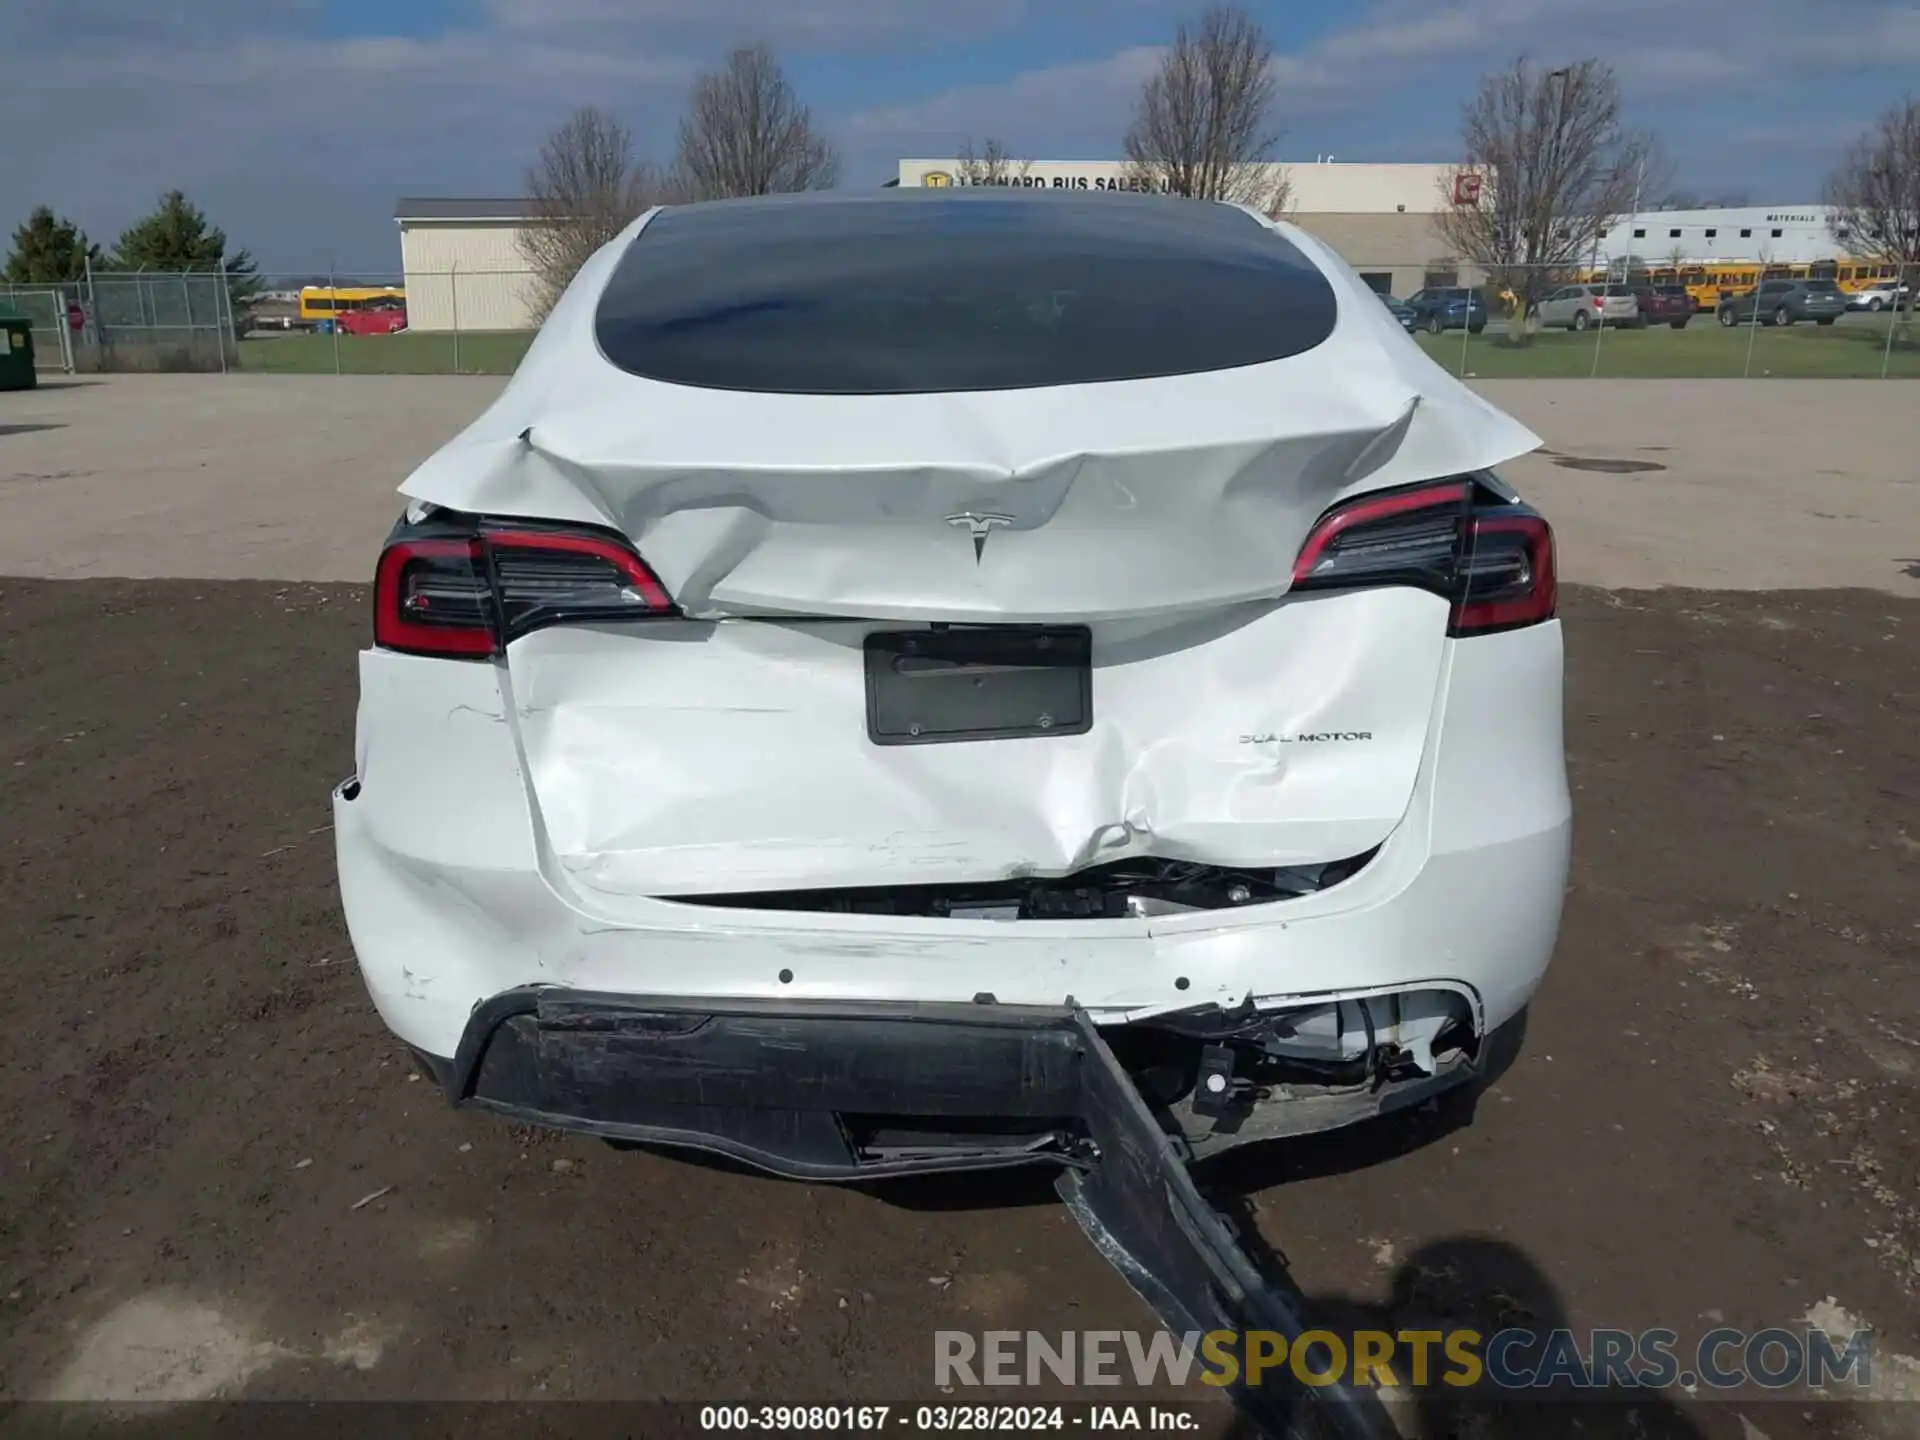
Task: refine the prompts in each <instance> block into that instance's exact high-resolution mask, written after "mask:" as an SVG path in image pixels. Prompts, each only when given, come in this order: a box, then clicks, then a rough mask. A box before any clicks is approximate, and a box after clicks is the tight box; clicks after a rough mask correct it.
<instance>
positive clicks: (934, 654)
mask: <svg viewBox="0 0 1920 1440" xmlns="http://www.w3.org/2000/svg"><path fill="white" fill-rule="evenodd" d="M865 657H866V678H867V736H868V738H869V739H871V740H872V741H873V743H874V744H876V745H937V744H946V743H953V742H956V741H962V740H1014V739H1034V738H1038V737H1042V736H1048V737H1051V736H1057V735H1084V734H1086V733H1087V731H1088V730H1090V729H1092V728H1093V636H1092V632H1090V631H1089V630H1088V629H1087V628H1086V627H1085V626H1084V625H1060V626H1040V625H1021V626H991V625H980V626H974V625H969V626H955V627H950V628H944V629H939V630H883V631H876V632H875V633H873V634H870V635H868V636H867V638H866V643H865Z"/></svg>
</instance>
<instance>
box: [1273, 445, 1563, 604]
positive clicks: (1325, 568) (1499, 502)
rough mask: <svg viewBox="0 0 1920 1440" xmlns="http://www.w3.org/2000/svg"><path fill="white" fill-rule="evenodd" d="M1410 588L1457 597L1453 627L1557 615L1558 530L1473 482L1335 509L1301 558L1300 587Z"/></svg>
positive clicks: (1418, 488) (1378, 496) (1296, 584)
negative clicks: (1555, 561)
mask: <svg viewBox="0 0 1920 1440" xmlns="http://www.w3.org/2000/svg"><path fill="white" fill-rule="evenodd" d="M1380 585H1407V586H1412V587H1414V588H1417V589H1421V590H1428V591H1431V592H1432V593H1434V594H1436V595H1439V596H1442V597H1444V598H1445V599H1447V600H1450V601H1451V602H1452V603H1453V613H1452V615H1451V616H1450V617H1449V620H1448V625H1447V632H1448V633H1449V634H1450V635H1482V634H1486V633H1488V632H1490V631H1495V630H1511V629H1515V628H1517V627H1519V626H1522V625H1534V624H1538V623H1539V622H1540V621H1542V620H1549V619H1551V618H1553V614H1554V609H1555V606H1556V604H1557V603H1558V586H1557V583H1556V581H1555V578H1554V565H1553V531H1552V530H1551V528H1550V527H1549V526H1548V525H1547V522H1546V521H1545V520H1543V519H1542V518H1541V517H1540V516H1539V515H1538V514H1536V513H1535V512H1534V511H1533V510H1531V509H1529V508H1528V507H1527V506H1525V505H1522V504H1518V503H1516V502H1511V501H1507V500H1505V499H1502V498H1499V497H1496V496H1495V495H1493V494H1492V492H1491V491H1489V490H1487V489H1486V488H1484V487H1483V486H1481V485H1480V484H1478V483H1476V482H1475V481H1471V480H1447V481H1442V482H1439V483H1437V484H1431V485H1415V486H1409V487H1407V488H1405V489H1399V490H1386V491H1379V492H1376V493H1374V494H1371V495H1362V496H1360V497H1359V498H1357V499H1354V500H1350V501H1348V502H1347V503H1345V504H1343V505H1336V506H1335V507H1334V508H1333V509H1331V510H1329V511H1327V513H1326V514H1324V515H1322V516H1321V517H1320V519H1319V520H1318V521H1317V522H1316V523H1315V525H1314V527H1313V529H1312V530H1311V531H1309V532H1308V534H1307V538H1306V541H1305V542H1304V543H1303V544H1302V545H1301V547H1300V554H1299V558H1298V559H1296V560H1295V561H1294V567H1293V589H1294V590H1296V591H1302V590H1304V591H1314V590H1348V589H1357V588H1361V587H1372V586H1380Z"/></svg>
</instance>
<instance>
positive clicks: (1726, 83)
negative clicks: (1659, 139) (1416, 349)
mask: <svg viewBox="0 0 1920 1440" xmlns="http://www.w3.org/2000/svg"><path fill="white" fill-rule="evenodd" d="M1251 3H1253V4H1255V5H1256V6H1257V5H1259V4H1261V3H1265V0H1251ZM1273 3H1275V4H1278V3H1281V0H1273ZM1194 4H1197V0H972V3H971V4H969V5H968V6H966V7H965V8H964V10H963V11H960V12H956V11H955V10H954V9H953V8H952V7H951V6H950V5H949V4H948V3H947V0H890V3H875V0H792V3H790V4H786V5H770V4H768V3H766V0H465V3H463V4H462V6H461V7H460V9H459V11H458V13H459V14H460V15H461V16H462V17H463V19H462V22H461V24H460V25H459V26H457V27H456V28H453V29H450V30H448V31H446V32H444V33H441V34H438V35H433V36H429V37H426V38H392V37H388V38H362V39H329V38H322V37H321V36H320V35H319V32H318V28H317V27H318V25H319V23H320V19H321V10H322V0H171V3H160V0H0V134H4V135H8V136H13V137H19V136H27V137H31V142H32V143H30V144H18V143H16V144H11V145H0V195H3V196H7V197H9V201H10V204H9V205H8V207H7V211H6V212H0V231H4V229H5V227H6V226H7V225H10V224H11V223H13V221H15V220H17V218H18V213H11V212H20V213H23V212H24V210H25V209H26V208H27V206H28V205H30V204H33V203H39V202H43V201H44V202H46V203H50V204H53V205H55V206H56V207H57V208H60V209H62V210H65V211H67V212H68V213H71V214H73V215H74V216H75V218H77V219H79V220H81V222H82V223H83V224H85V225H87V226H88V227H89V229H91V230H93V231H94V232H95V234H96V237H97V238H100V239H103V240H106V241H111V239H112V238H113V236H114V235H115V234H116V233H117V232H118V230H119V228H120V227H121V226H122V225H124V224H125V223H127V222H128V221H130V220H131V219H132V218H134V216H135V214H136V213H137V212H138V211H139V210H140V209H142V208H144V207H145V206H146V205H148V204H150V203H151V200H152V197H153V196H154V195H155V194H156V193H157V192H159V191H160V190H162V189H165V188H169V187H172V186H176V185H177V186H180V187H182V188H184V189H186V190H187V191H188V192H189V193H190V194H192V195H193V196H194V197H195V198H196V199H198V200H200V201H201V203H202V204H204V205H205V206H206V207H207V208H208V210H209V211H210V213H212V214H213V215H214V217H215V218H216V219H217V220H220V221H222V223H225V224H226V225H227V226H228V227H229V228H230V229H232V230H233V231H234V232H235V239H236V242H237V243H241V244H246V245H248V246H250V247H251V248H253V249H254V250H255V251H256V252H261V253H263V254H265V255H266V256H267V257H269V258H271V259H277V260H279V261H281V262H283V263H285V264H289V265H303V266H304V265H309V264H312V263H315V261H316V260H317V259H319V258H320V257H322V256H324V255H325V254H326V253H328V252H332V253H334V254H337V255H338V256H340V257H341V259H342V261H343V262H345V263H350V264H352V265H354V266H357V267H360V268H365V267H366V266H368V265H369V264H370V263H382V262H383V263H389V264H391V263H397V250H398V247H397V245H396V244H395V241H394V239H393V229H392V225H391V222H390V220H389V219H388V218H387V217H388V215H389V213H390V206H391V202H392V200H393V199H394V198H395V197H396V196H397V195H399V194H401V193H406V192H420V191H427V192H432V191H438V192H441V193H458V192H462V191H464V192H466V193H488V192H499V191H502V190H508V191H510V190H512V189H514V188H517V185H518V182H519V179H520V176H521V174H522V173H523V171H524V169H525V166H526V163H527V161H528V159H529V158H530V154H531V151H532V148H533V146H534V145H535V144H536V143H537V141H538V138H539V136H540V135H541V134H543V133H544V132H545V131H546V130H547V129H548V128H550V127H551V126H552V125H553V124H554V123H555V122H556V121H557V120H559V119H560V118H561V117H562V116H564V115H565V114H566V112H567V111H568V110H570V109H572V108H573V107H574V106H576V105H578V104H581V103H585V102H589V101H591V102H594V103H599V104H603V105H607V106H609V107H611V108H613V109H614V110H616V111H617V112H618V113H620V114H621V115H622V117H623V118H625V119H626V120H628V121H629V123H630V124H632V126H633V128H634V130H635V133H636V134H637V135H638V136H639V137H640V138H641V141H642V144H643V146H645V147H646V148H649V149H651V150H653V151H654V152H655V153H656V154H657V153H659V152H661V151H664V149H665V148H666V147H667V145H669V144H670V142H671V138H672V127H673V124H674V121H675V119H676V117H677V114H678V111H679V109H680V105H681V103H682V100H683V97H684V95H685V93H686V87H687V85H688V83H689V81H690V80H691V78H692V76H693V74H694V73H695V71H696V70H697V69H699V68H701V67H703V66H706V65H709V64H711V63H713V61H714V60H715V59H716V58H717V57H718V56H719V55H720V54H721V53H722V52H723V51H724V50H725V49H726V48H727V47H728V46H729V45H731V44H734V43H737V42H739V41H741V40H745V39H759V38H765V39H768V40H769V41H771V42H772V43H774V44H775V45H776V46H778V47H780V48H781V49H782V51H783V53H785V54H787V55H789V56H790V57H793V58H794V59H795V60H796V62H798V63H797V65H796V68H799V66H800V65H804V64H805V63H806V57H808V56H822V55H828V56H843V57H848V60H847V62H846V63H843V64H842V65H840V66H838V67H836V68H837V69H838V70H839V71H840V73H842V74H845V73H847V72H849V71H850V70H856V69H858V70H863V71H864V73H865V74H866V75H868V76H881V77H884V79H883V80H881V81H880V82H879V83H875V84H873V85H871V86H870V87H869V88H868V89H867V90H866V92H865V93H869V94H871V93H889V92H890V93H894V94H898V93H900V90H899V85H900V82H901V80H902V78H903V77H904V76H905V75H910V74H911V73H912V71H911V70H908V69H905V68H904V67H911V66H916V65H920V64H923V63H926V62H925V59H924V57H925V56H926V55H927V54H928V53H929V52H930V51H931V50H932V49H933V48H934V47H938V46H942V45H945V44H951V43H954V42H956V41H959V42H963V43H965V44H967V45H969V46H975V47H977V46H979V45H980V44H981V43H982V42H983V41H985V42H991V41H992V40H994V39H996V38H999V39H1003V40H1004V39H1006V38H1008V37H1013V36H1020V35H1025V34H1033V33H1040V32H1044V33H1046V34H1048V35H1049V36H1057V35H1059V34H1061V33H1063V32H1068V31H1072V30H1075V29H1078V30H1080V31H1082V32H1084V33H1086V34H1088V35H1090V36H1091V35H1099V34H1101V33H1106V34H1109V35H1111V34H1114V33H1124V34H1126V35H1128V36H1129V37H1134V36H1137V35H1140V34H1145V35H1148V36H1154V35H1162V34H1167V33H1170V31H1171V28H1172V20H1173V17H1174V16H1175V15H1177V14H1179V13H1184V12H1186V11H1188V10H1190V9H1191V8H1193V5H1194ZM1345 13H1346V15H1347V17H1348V18H1346V19H1344V20H1343V21H1341V22H1338V23H1336V26H1335V28H1333V29H1332V30H1330V31H1329V32H1327V33H1325V34H1323V35H1321V36H1319V37H1318V38H1316V39H1314V40H1312V41H1311V42H1309V43H1306V44H1303V45H1300V46H1297V47H1294V48H1293V49H1291V50H1290V51H1289V52H1288V53H1286V54H1283V55H1282V56H1280V57H1279V61H1278V76H1279V79H1280V82H1281V93H1282V114H1281V120H1282V123H1283V124H1284V125H1286V126H1287V128H1288V129H1289V131H1290V132H1291V139H1290V141H1289V144H1288V145H1287V147H1286V148H1287V149H1288V150H1289V151H1293V152H1299V151H1305V152H1311V151H1313V150H1316V149H1333V150H1335V151H1336V152H1338V153H1340V154H1341V155H1342V156H1343V158H1345V157H1348V156H1353V157H1356V158H1357V156H1358V155H1360V154H1363V153H1364V154H1367V155H1368V156H1369V157H1370V158H1381V159H1387V158H1397V159H1410V160H1414V159H1429V158H1433V157H1434V156H1435V155H1444V154H1446V153H1449V152H1450V151H1451V150H1452V148H1453V135H1454V130H1455V125H1456V110H1457V106H1458V103H1459V101H1460V99H1461V97H1462V95H1463V94H1464V92H1465V90H1466V89H1467V88H1468V87H1470V86H1471V84H1472V83H1473V80H1474V78H1475V77H1476V76H1477V75H1478V74H1480V73H1482V72H1483V71H1485V70H1487V69H1489V68H1492V67H1494V66H1497V65H1500V64H1502V63H1504V62H1505V61H1506V60H1508V59H1509V58H1511V57H1512V56H1513V55H1514V54H1516V53H1520V52H1523V51H1525V52H1529V53H1532V54H1533V55H1535V56H1537V57H1539V58H1540V59H1541V60H1542V61H1543V62H1544V63H1548V64H1558V63H1562V62H1563V61H1564V60H1565V59H1569V58H1573V57H1576V56H1581V55H1587V54H1597V55H1600V56H1602V57H1603V58H1607V59H1610V60H1612V61H1613V62H1614V63H1615V64H1616V66H1617V67H1618V68H1619V70H1620V73H1621V76H1622V79H1623V82H1624V83H1625V85H1626V87H1627V91H1628V95H1629V101H1630V103H1631V105H1632V106H1633V107H1634V110H1633V114H1634V118H1635V119H1636V121H1637V122H1638V121H1640V120H1641V119H1642V117H1649V118H1648V120H1647V123H1654V124H1656V125H1659V124H1661V123H1662V122H1665V124H1666V126H1667V129H1668V133H1669V137H1670V139H1672V140H1673V141H1674V142H1675V144H1674V148H1675V149H1676V150H1677V151H1679V152H1680V153H1681V155H1682V158H1683V159H1685V158H1687V157H1688V155H1689V154H1691V155H1693V156H1694V158H1695V160H1696V162H1697V166H1696V168H1698V169H1699V170H1700V171H1701V173H1700V174H1699V175H1698V177H1697V178H1698V180H1699V181H1700V182H1701V183H1712V184H1720V183H1743V184H1744V183H1747V182H1748V181H1749V180H1750V178H1752V171H1751V170H1748V171H1745V172H1742V173H1739V174H1737V175H1730V174H1729V171H1730V170H1731V169H1733V168H1737V167H1738V166H1739V165H1749V166H1753V167H1758V166H1759V165H1760V164H1761V163H1762V160H1761V159H1759V158H1752V157H1761V156H1763V155H1764V153H1765V152H1764V151H1763V149H1762V147H1760V146H1758V145H1753V144H1747V143H1745V142H1742V141H1740V140H1739V139H1738V138H1737V135H1738V133H1739V131H1740V129H1741V124H1740V122H1742V121H1746V122H1749V123H1751V122H1754V121H1759V120H1769V121H1770V120H1772V118H1773V117H1774V116H1776V115H1777V114H1778V113H1780V112H1781V111H1782V110H1783V109H1785V108H1787V107H1791V106H1793V105H1794V104H1795V103H1796V101H1808V102H1809V105H1808V106H1803V110H1806V111H1807V113H1808V114H1809V115H1812V114H1828V115H1829V117H1830V119H1829V120H1828V121H1827V122H1820V121H1816V120H1813V119H1811V118H1809V119H1806V120H1803V121H1801V122H1800V124H1799V127H1798V136H1799V138H1798V143H1797V145H1796V146H1795V147H1794V153H1795V154H1797V155H1799V156H1801V157H1803V162H1804V163H1802V164H1801V169H1800V171H1798V172H1795V173H1798V174H1802V175H1803V176H1804V175H1812V174H1815V173H1816V172H1817V166H1818V164H1819V163H1821V162H1820V157H1821V156H1822V155H1823V154H1825V153H1826V151H1825V150H1823V149H1822V148H1821V145H1822V141H1821V136H1822V134H1823V133H1827V134H1831V135H1832V136H1833V137H1834V139H1833V143H1832V146H1831V147H1829V148H1832V149H1837V147H1838V145H1839V144H1840V143H1842V140H1843V138H1844V135H1845V133H1847V131H1848V127H1849V126H1851V125H1853V124H1855V123H1857V121H1858V120H1860V119H1862V118H1864V117H1865V116H1866V115H1868V114H1870V113H1871V112H1872V111H1874V110H1877V109H1880V108H1883V107H1884V105H1885V104H1887V103H1889V102H1890V101H1891V99H1892V98H1893V95H1894V94H1895V93H1896V92H1897V89H1898V85H1899V83H1900V82H1899V79H1898V76H1899V75H1900V74H1901V73H1902V72H1899V71H1898V70H1897V69H1896V68H1895V67H1897V66H1898V65H1900V64H1902V63H1905V64H1908V65H1909V66H1910V65H1911V64H1912V62H1913V61H1915V60H1916V59H1920V4H1916V3H1914V0H1901V3H1890V0H1822V3H1821V4H1819V5H1813V4H1809V3H1807V0H1695V3H1693V4H1691V5H1675V4H1672V3H1671V0H1373V3H1370V4H1368V5H1365V6H1364V7H1356V10H1354V11H1348V12H1345ZM1143 18H1144V19H1145V21H1146V23H1145V25H1144V28H1143V27H1142V24H1141V22H1142V20H1143ZM1006 49H1007V53H1009V54H1017V53H1018V47H1017V46H1015V45H1008V46H1007V47H1006ZM975 53H976V56H977V54H978V53H979V52H978V51H977V50H976V52H975ZM1057 53H1058V44H1057V41H1050V42H1049V49H1048V51H1047V54H1048V55H1053V54H1057ZM1159 53H1160V52H1159V50H1158V48H1157V47H1155V46H1154V45H1151V44H1148V45H1137V44H1136V45H1130V46H1127V47H1124V48H1117V49H1114V50H1112V51H1111V53H1107V54H1093V55H1087V56H1083V57H1081V58H1077V59H1071V60H1068V61H1066V62H1065V63H1054V64H1039V65H1030V66H1029V67H1028V68H1026V69H1023V70H1020V71H1017V72H1016V73H1014V74H1011V75H1009V76H1008V77H1007V78H1005V79H1002V80H998V81H993V82H988V83H972V84H967V85H962V86H955V87H952V88H948V89H945V90H939V91H936V92H934V93H930V94H925V95H923V96H919V97H916V98H914V99H912V100H911V101H908V102H904V103H889V104H877V103H868V104H849V103H847V102H846V101H844V100H842V99H840V98H838V97H836V96H835V95H833V94H815V95H810V96H809V97H808V98H809V99H810V100H811V101H812V102H813V104H814V106H815V109H816V112H817V113H818V114H819V115H820V116H821V118H822V119H823V120H824V121H825V122H826V123H827V125H828V126H829V128H830V129H831V130H832V131H833V132H834V133H835V135H836V137H837V138H838V139H839V140H840V141H841V142H842V144H843V147H844V148H845V150H846V151H847V158H848V161H849V163H848V166H847V171H846V173H847V175H848V177H849V180H850V181H852V182H853V183H866V182H867V181H868V180H869V179H874V180H877V179H878V178H880V177H881V176H882V175H884V174H886V173H888V172H889V171H890V169H891V162H892V161H893V160H895V159H897V158H898V157H899V156H901V155H911V154H916V153H918V154H936V155H937V154H944V153H951V152H952V150H953V149H954V148H955V147H956V146H957V145H958V144H959V143H960V142H961V141H962V140H963V139H965V138H966V137H968V136H969V135H971V136H976V137H984V136H986V135H989V134H991V135H995V136H998V137H1000V138H1002V139H1004V140H1005V141H1006V142H1007V143H1008V144H1010V145H1012V146H1014V147H1016V148H1017V149H1021V150H1024V151H1026V152H1027V153H1032V154H1037V155H1038V154H1045V155H1070V154H1085V155H1111V154H1113V153H1115V152H1116V151H1117V149H1118V146H1119V140H1120V136H1121V135H1122V134H1123V133H1124V131H1125V128H1126V123H1127V119H1128V116H1129V114H1130V111H1131V109H1132V104H1133V101H1134V98H1135V96H1136V95H1137V94H1138V90H1139V85H1140V82H1141V81H1142V80H1143V79H1144V78H1145V77H1146V75H1147V74H1148V73H1149V72H1150V70H1151V68H1152V66H1153V64H1154V61H1155V59H1156V57H1157V56H1158V54H1159ZM1869 67H1878V69H1876V70H1875V71H1874V73H1876V74H1884V75H1889V76H1891V77H1892V78H1890V79H1888V80H1887V81H1886V82H1885V83H1881V82H1878V81H1876V82H1869V83H1866V84H1861V83H1849V84H1847V85H1846V86H1845V87H1844V88H1843V87H1842V86H1841V84H1840V83H1838V79H1837V77H1839V76H1841V75H1842V74H1845V75H1847V76H1848V77H1849V80H1850V81H1851V80H1852V77H1853V76H1854V75H1856V74H1858V73H1859V72H1863V71H1866V70H1868V69H1869ZM1756 76H1759V77H1764V78H1765V80H1766V84H1765V86H1759V85H1756V84H1755V83H1754V77H1756ZM1823 78H1824V80H1826V81H1830V82H1833V83H1831V84H1829V85H1828V87H1827V89H1826V90H1825V91H1823V92H1819V93H1815V92H1814V91H1813V90H1812V89H1810V87H1813V86H1816V85H1819V84H1821V83H1822V81H1823ZM1813 102H1817V103H1818V105H1819V106H1820V107H1821V108H1819V109H1817V110H1815V109H1810V108H1809V106H1810V105H1811V104H1812V103H1813ZM1709 107H1717V108H1712V109H1711V116H1712V118H1711V119H1708V118H1707V116H1708V112H1709ZM1854 111H1859V112H1860V114H1858V115H1855V114H1854V113H1853V112H1854ZM1409 137H1411V138H1409ZM1689 146H1692V147H1693V149H1692V151H1689V150H1688V148H1687V147H1689ZM1743 157H1745V158H1743ZM1710 167H1717V168H1710ZM1686 178H1694V177H1693V176H1691V175H1689V176H1687V177H1686ZM1756 188H1765V187H1763V186H1756ZM1799 188H1800V189H1805V188H1806V186H1805V185H1804V184H1802V185H1800V186H1799ZM1783 198H1784V197H1783Z"/></svg>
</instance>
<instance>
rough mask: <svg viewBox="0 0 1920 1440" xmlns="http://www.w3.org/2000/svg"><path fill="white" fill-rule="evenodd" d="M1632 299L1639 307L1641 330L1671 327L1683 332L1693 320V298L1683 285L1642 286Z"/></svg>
mask: <svg viewBox="0 0 1920 1440" xmlns="http://www.w3.org/2000/svg"><path fill="white" fill-rule="evenodd" d="M1633 299H1634V303H1635V304H1637V305H1638V306H1639V307H1640V327H1641V328H1642V329H1645V328H1646V327H1647V326H1648V325H1671V326H1672V327H1673V328H1674V329H1675V330H1684V329H1686V328H1687V322H1688V321H1689V320H1691V319H1693V296H1691V295H1690V294H1688V293H1687V288H1686V286H1684V285H1648V286H1642V287H1641V288H1639V289H1636V290H1635V291H1634V292H1633Z"/></svg>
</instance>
